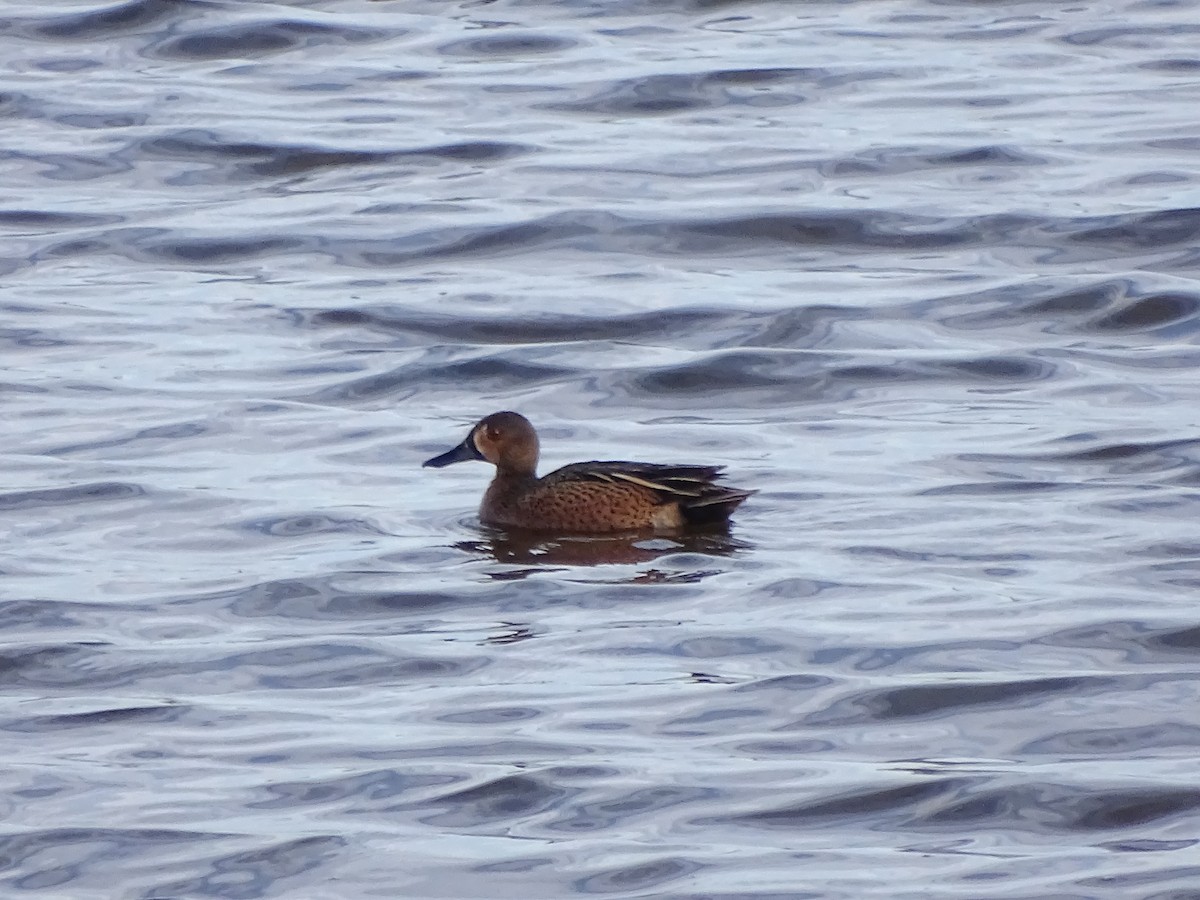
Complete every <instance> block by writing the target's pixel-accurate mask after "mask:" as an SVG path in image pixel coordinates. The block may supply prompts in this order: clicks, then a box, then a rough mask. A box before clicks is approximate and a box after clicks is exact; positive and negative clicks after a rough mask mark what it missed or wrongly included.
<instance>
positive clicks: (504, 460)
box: [425, 412, 754, 535]
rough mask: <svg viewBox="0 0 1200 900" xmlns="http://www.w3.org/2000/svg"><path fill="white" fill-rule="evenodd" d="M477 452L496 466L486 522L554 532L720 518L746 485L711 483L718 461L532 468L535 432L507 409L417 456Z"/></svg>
mask: <svg viewBox="0 0 1200 900" xmlns="http://www.w3.org/2000/svg"><path fill="white" fill-rule="evenodd" d="M471 459H477V460H483V461H485V462H490V463H492V465H494V466H495V467H496V474H495V477H494V478H493V479H492V483H491V484H490V485H488V489H487V491H486V493H484V495H483V503H482V504H481V506H480V508H479V517H480V518H481V519H482V520H483V521H484V523H486V524H488V525H500V526H504V527H507V528H520V529H524V530H526V531H534V532H548V533H550V532H552V533H555V534H592V535H599V534H616V533H620V532H631V531H643V532H650V531H652V532H678V531H681V530H684V529H687V528H689V527H706V526H708V527H711V526H720V525H723V524H725V523H728V521H729V517H730V515H732V513H733V511H734V510H735V509H736V508H737V507H738V506H739V505H740V504H741V503H742V501H744V500H745V499H746V498H747V497H749V496H750V495H751V494H753V493H754V491H746V490H741V489H738V488H733V487H727V486H725V485H722V484H718V483H717V482H718V480H719V479H720V478H721V477H722V476H721V470H722V468H723V467H722V466H697V465H660V464H657V463H640V462H625V461H620V460H592V461H591V462H580V463H572V464H571V465H569V466H563V467H562V468H561V469H558V470H556V471H554V472H551V473H550V474H549V475H546V476H545V477H543V478H538V476H537V462H538V436H537V432H536V431H534V429H533V426H532V425H531V424H530V423H529V420H528V419H526V418H525V417H524V416H522V415H520V414H519V413H515V412H497V413H492V414H491V415H490V416H486V417H485V418H483V419H481V420H480V421H479V422H478V423H476V424H475V426H474V427H473V428H472V429H471V431H470V432H469V433H468V434H467V436H466V438H465V439H464V440H463V442H462V443H461V444H459V445H458V446H457V447H455V448H453V449H452V450H448V451H447V452H445V453H443V454H441V455H440V456H435V457H433V458H432V459H428V460H426V461H425V465H426V466H432V467H434V468H439V469H440V468H442V467H443V466H448V465H450V464H452V463H456V462H464V461H466V460H471Z"/></svg>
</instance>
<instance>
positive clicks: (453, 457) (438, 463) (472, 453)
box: [421, 438, 483, 469]
mask: <svg viewBox="0 0 1200 900" xmlns="http://www.w3.org/2000/svg"><path fill="white" fill-rule="evenodd" d="M469 459H483V454H482V453H480V452H479V449H478V448H477V447H476V446H475V442H474V441H473V440H471V439H470V438H467V439H466V440H465V441H463V442H462V443H461V444H459V445H458V446H457V447H455V448H454V449H453V450H447V451H446V452H445V453H443V454H442V455H441V456H435V457H434V458H433V459H427V460H425V462H423V463H422V464H421V466H422V468H430V469H440V468H442V467H443V466H448V465H450V464H452V463H456V462H466V461H467V460H469Z"/></svg>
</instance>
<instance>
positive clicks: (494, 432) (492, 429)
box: [487, 425, 500, 441]
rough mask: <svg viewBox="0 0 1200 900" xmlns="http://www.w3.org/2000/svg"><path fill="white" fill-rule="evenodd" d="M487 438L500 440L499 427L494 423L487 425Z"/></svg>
mask: <svg viewBox="0 0 1200 900" xmlns="http://www.w3.org/2000/svg"><path fill="white" fill-rule="evenodd" d="M487 438H488V440H489V441H498V440H500V429H499V428H497V427H496V426H495V425H489V426H488V427H487Z"/></svg>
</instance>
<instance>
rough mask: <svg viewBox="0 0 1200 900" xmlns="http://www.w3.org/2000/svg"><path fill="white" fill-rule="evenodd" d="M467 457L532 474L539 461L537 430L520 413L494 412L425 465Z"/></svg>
mask: <svg viewBox="0 0 1200 900" xmlns="http://www.w3.org/2000/svg"><path fill="white" fill-rule="evenodd" d="M468 459H479V460H484V461H485V462H490V463H491V464H492V465H494V466H495V467H496V468H497V469H499V470H500V472H502V473H504V474H506V475H533V474H535V473H536V471H537V461H538V436H537V432H536V431H534V430H533V426H532V425H530V424H529V420H528V419H526V418H525V417H524V416H523V415H521V414H520V413H515V412H508V411H505V412H495V413H492V414H491V415H490V416H484V418H482V419H480V420H479V421H478V422H476V423H475V427H474V428H472V429H471V432H470V434H468V435H467V437H466V439H465V440H464V441H463V442H462V443H461V444H459V445H458V446H457V447H455V448H454V449H453V450H447V451H446V452H445V453H443V454H441V455H440V456H435V457H433V459H427V460H425V462H424V465H426V466H430V467H432V468H434V469H440V468H442V467H443V466H448V465H450V464H451V463H456V462H463V461H465V460H468Z"/></svg>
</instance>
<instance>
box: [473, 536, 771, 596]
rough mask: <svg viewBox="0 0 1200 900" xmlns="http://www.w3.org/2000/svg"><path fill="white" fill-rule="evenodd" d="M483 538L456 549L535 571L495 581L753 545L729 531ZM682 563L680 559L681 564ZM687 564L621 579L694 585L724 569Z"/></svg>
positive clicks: (730, 553)
mask: <svg viewBox="0 0 1200 900" xmlns="http://www.w3.org/2000/svg"><path fill="white" fill-rule="evenodd" d="M483 530H484V535H483V538H482V539H481V540H473V541H460V542H459V543H457V544H455V545H454V546H455V547H457V548H458V549H459V550H464V551H466V552H468V553H479V554H484V555H487V556H491V557H492V558H494V559H495V560H496V562H498V563H503V564H505V565H516V566H530V567H536V568H526V569H511V570H506V571H504V572H497V573H493V574H492V575H491V577H492V578H493V579H496V580H518V579H521V578H524V577H525V576H527V575H529V574H532V573H533V572H542V571H545V569H546V567H547V566H563V567H574V566H602V565H639V564H642V563H649V562H653V561H654V560H657V559H664V562H665V561H666V560H665V558H666V557H670V556H674V555H680V554H696V555H699V556H706V557H716V556H733V555H734V554H735V553H737V552H739V551H743V550H747V549H750V548H751V547H752V546H753V545H752V544H750V543H747V542H746V541H740V540H735V539H734V538H733V537H731V536H730V535H729V533H728V528H722V527H719V526H718V527H709V528H706V529H704V530H702V531H698V530H689V531H686V532H682V533H679V534H672V535H670V536H665V535H653V534H651V535H648V534H645V533H642V534H637V533H632V534H631V533H625V534H612V535H580V534H564V535H555V534H547V533H545V532H539V531H528V530H525V529H521V528H499V527H496V526H486V525H485V526H484V529H483ZM682 562H683V561H682V560H681V563H682ZM691 562H694V560H693V561H689V564H688V565H676V566H669V565H668V566H663V567H662V568H658V569H655V568H651V569H645V570H643V571H641V572H639V573H638V574H637V575H636V576H635V577H633V578H632V579H621V580H622V581H635V582H652V583H665V582H672V583H691V582H697V581H701V580H703V579H704V578H707V577H708V576H709V575H716V574H719V571H720V570H717V569H711V568H704V567H701V568H694V567H693V566H692V565H691V564H690V563H691Z"/></svg>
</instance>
